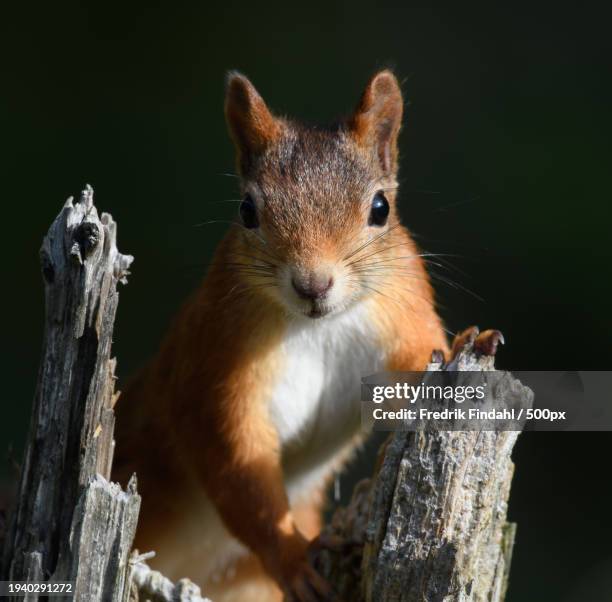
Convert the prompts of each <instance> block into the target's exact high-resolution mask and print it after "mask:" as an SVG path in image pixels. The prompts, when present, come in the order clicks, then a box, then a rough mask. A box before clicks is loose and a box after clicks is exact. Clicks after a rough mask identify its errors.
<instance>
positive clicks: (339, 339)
mask: <svg viewBox="0 0 612 602" xmlns="http://www.w3.org/2000/svg"><path fill="white" fill-rule="evenodd" d="M281 352H282V355H283V365H284V369H283V370H282V373H281V375H280V380H279V381H278V382H277V384H276V386H275V387H274V389H273V391H272V395H271V398H270V401H269V406H268V407H269V411H270V417H271V419H272V421H273V423H274V425H275V426H276V428H277V431H278V434H279V438H280V441H281V443H282V447H283V461H284V468H285V476H286V486H287V489H288V493H289V496H290V498H291V497H295V495H298V494H299V493H300V492H303V490H304V488H308V486H309V485H311V484H313V483H312V481H313V480H314V481H317V480H320V478H321V477H324V476H325V474H326V471H327V470H328V467H329V466H331V465H333V463H334V459H335V457H336V455H337V454H338V453H342V451H343V449H345V448H346V446H347V444H348V443H350V441H351V440H352V439H353V438H354V437H355V435H356V434H357V433H358V432H359V430H360V423H361V420H360V417H361V415H360V412H361V404H360V401H359V400H360V387H361V378H362V377H363V376H366V375H368V374H371V373H372V372H375V371H377V370H380V369H382V367H383V364H384V355H385V354H384V351H383V349H382V347H381V344H380V342H379V340H378V333H377V332H376V331H375V329H374V327H373V325H372V324H371V320H370V319H369V317H368V314H367V311H366V308H365V307H364V306H363V305H360V306H357V307H354V308H351V309H350V310H347V311H344V312H342V313H341V314H339V315H338V316H332V317H330V318H327V319H323V320H320V321H311V320H309V321H300V322H297V323H293V324H291V325H290V326H289V328H288V330H287V333H286V336H285V338H284V341H283V343H282V351H281Z"/></svg>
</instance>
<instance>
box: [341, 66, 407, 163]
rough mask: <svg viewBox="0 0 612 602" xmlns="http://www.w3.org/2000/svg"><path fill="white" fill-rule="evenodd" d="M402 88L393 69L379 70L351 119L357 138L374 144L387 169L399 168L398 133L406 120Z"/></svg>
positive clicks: (354, 136)
mask: <svg viewBox="0 0 612 602" xmlns="http://www.w3.org/2000/svg"><path fill="white" fill-rule="evenodd" d="M403 104H404V103H403V100H402V92H401V90H400V87H399V83H398V81H397V79H396V77H395V75H393V73H392V72H391V71H389V70H388V69H385V70H384V71H379V72H378V73H377V74H376V75H375V76H374V77H373V78H372V79H371V80H370V82H369V83H368V85H367V86H366V89H365V91H364V93H363V96H362V97H361V102H360V103H359V105H358V106H357V109H356V110H355V112H354V113H353V116H352V117H351V118H350V119H349V121H348V128H349V131H350V133H351V134H352V136H353V138H354V139H355V140H356V142H357V143H358V144H359V145H360V146H363V147H366V148H370V149H372V150H373V151H374V152H376V155H377V156H378V159H379V161H380V164H381V166H382V168H383V170H384V172H385V173H390V172H394V171H395V170H396V169H397V135H398V134H399V130H400V126H401V124H402V112H403Z"/></svg>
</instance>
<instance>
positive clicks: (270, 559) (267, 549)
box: [191, 399, 331, 602]
mask: <svg viewBox="0 0 612 602" xmlns="http://www.w3.org/2000/svg"><path fill="white" fill-rule="evenodd" d="M215 405H216V409H217V411H216V412H215V413H214V415H211V414H212V413H211V412H207V414H208V415H206V416H204V417H203V419H204V420H205V422H203V424H206V431H207V432H206V437H205V438H204V437H202V436H201V431H199V429H193V426H192V431H193V432H192V437H191V442H192V445H193V446H195V448H194V450H193V457H194V458H196V469H197V471H198V473H199V477H200V479H201V481H202V483H203V485H204V487H205V489H206V492H207V495H208V497H209V498H210V499H211V501H212V502H213V504H214V505H215V507H216V509H217V511H218V512H219V514H220V516H221V518H222V520H223V522H224V523H225V525H226V527H227V528H228V530H229V531H230V532H231V533H232V535H234V536H235V537H236V538H237V539H239V540H240V541H241V542H242V543H244V544H245V545H246V546H248V547H249V548H250V549H251V550H252V551H253V552H254V553H255V554H256V555H257V557H258V558H259V559H260V561H261V563H262V565H263V567H264V569H265V570H266V572H267V573H268V574H269V575H270V576H271V577H272V578H273V579H274V580H275V581H276V582H277V583H278V584H279V586H280V587H281V589H282V590H283V591H284V592H285V594H286V596H287V599H288V600H297V601H299V602H302V601H303V602H306V601H308V602H310V601H311V600H313V599H318V598H319V597H324V598H328V597H329V596H330V595H331V587H330V586H329V584H328V583H327V582H326V581H325V580H324V579H323V578H322V577H321V576H320V575H319V574H318V573H317V572H316V571H315V570H314V569H313V568H312V567H311V565H310V564H309V563H308V560H307V551H308V546H309V543H310V542H309V541H308V540H307V539H306V538H305V537H304V536H303V535H302V533H300V531H299V530H298V528H297V527H296V525H295V522H294V519H293V515H292V513H291V509H290V507H289V502H288V499H287V494H286V491H285V486H284V480H283V472H282V467H281V460H280V444H279V441H278V436H277V433H276V431H275V429H274V427H273V426H272V425H271V424H270V421H269V419H268V418H267V416H266V415H265V412H264V411H263V408H262V406H261V404H256V403H253V401H252V400H250V402H246V400H237V399H231V400H228V399H225V400H224V401H223V403H221V404H219V405H217V404H215ZM230 408H231V410H230ZM223 410H225V411H223ZM196 431H199V432H196ZM202 446H204V449H202ZM196 450H197V451H196ZM313 596H314V597H313Z"/></svg>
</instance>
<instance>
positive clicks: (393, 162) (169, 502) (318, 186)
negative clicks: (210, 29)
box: [114, 70, 497, 602]
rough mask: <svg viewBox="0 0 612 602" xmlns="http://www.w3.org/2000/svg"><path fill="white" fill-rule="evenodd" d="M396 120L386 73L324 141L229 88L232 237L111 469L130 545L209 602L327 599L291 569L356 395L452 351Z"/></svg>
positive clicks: (242, 88) (146, 378) (316, 517)
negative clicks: (402, 196) (371, 382)
mask: <svg viewBox="0 0 612 602" xmlns="http://www.w3.org/2000/svg"><path fill="white" fill-rule="evenodd" d="M402 110H403V101H402V94H401V91H400V86H399V84H398V82H397V79H396V77H395V76H394V75H393V73H392V72H391V71H389V70H384V71H380V72H379V73H377V74H376V75H374V77H373V78H372V79H371V80H370V81H369V83H368V84H367V86H366V89H365V91H364V93H363V96H362V98H361V101H360V102H359V104H358V105H357V108H356V110H355V111H354V113H353V114H352V115H351V116H350V117H349V118H348V119H346V120H344V121H342V122H341V123H340V124H339V125H337V126H335V127H333V128H327V129H326V128H319V127H305V126H302V125H300V124H298V123H296V122H294V121H291V120H289V119H286V118H281V117H277V116H275V115H273V114H272V113H271V111H270V110H269V109H268V107H267V105H266V104H265V102H264V100H263V99H262V98H261V96H260V95H259V93H258V92H257V91H256V89H255V88H254V87H253V85H252V84H251V82H250V81H249V80H248V79H247V78H246V77H244V76H243V75H241V74H239V73H235V72H233V73H230V74H229V76H228V79H227V92H226V98H225V115H226V119H227V124H228V127H229V132H230V135H231V138H232V140H233V142H234V144H235V147H236V151H237V166H238V171H239V175H240V179H241V186H242V194H243V196H242V201H241V204H240V210H239V213H240V227H236V228H231V229H230V230H229V231H228V232H227V235H226V236H225V238H224V239H223V241H222V242H221V243H220V244H219V246H218V248H217V250H216V252H215V255H214V259H213V261H212V264H211V267H210V269H209V271H208V273H207V274H206V276H205V278H204V281H203V283H202V285H201V286H200V288H199V289H198V290H196V291H195V293H193V295H192V296H191V297H190V298H189V299H188V300H187V302H186V303H185V304H184V306H183V307H182V309H181V310H180V312H179V313H178V315H177V316H176V318H175V320H174V322H173V323H172V325H171V327H170V329H169V331H168V332H167V334H166V336H165V338H164V340H163V342H162V344H161V347H160V349H159V351H158V353H157V354H156V356H155V357H154V358H153V359H152V360H151V361H150V363H149V364H148V365H147V366H146V367H145V369H144V370H143V371H142V372H141V373H140V374H138V375H137V376H136V378H134V379H133V380H132V381H131V382H130V383H129V384H128V386H127V388H126V390H125V391H124V392H123V393H122V395H121V397H120V400H119V403H118V404H117V428H116V439H117V443H116V450H117V453H116V460H115V469H114V470H115V474H114V477H115V478H117V479H120V480H121V481H124V482H125V481H126V480H127V478H128V477H129V475H130V474H131V473H132V472H136V473H137V475H138V482H139V488H140V491H141V493H142V499H143V501H142V510H141V518H140V524H139V527H138V532H137V535H136V546H137V547H138V548H139V549H140V550H141V551H146V550H155V551H156V552H157V556H156V558H155V559H154V560H153V561H152V566H153V567H154V568H157V569H159V570H161V571H162V572H163V573H164V574H165V575H166V576H168V577H171V578H173V579H177V578H180V577H190V578H192V579H193V580H194V581H196V583H198V584H199V585H200V586H201V587H202V591H203V593H204V594H205V595H206V596H209V597H210V598H211V599H212V600H214V602H229V601H238V602H250V601H256V602H268V601H274V600H281V599H282V596H283V594H284V595H285V596H286V599H288V600H297V601H300V602H309V601H312V600H317V599H328V598H330V597H331V596H332V595H333V594H332V592H331V589H330V587H329V584H327V582H325V581H324V580H323V579H322V578H321V577H320V576H319V575H318V574H317V573H316V571H314V569H313V568H312V567H311V565H310V564H309V563H308V561H307V553H308V549H309V545H310V544H311V542H312V541H313V540H314V539H315V538H316V536H317V534H318V533H319V530H320V513H321V507H322V504H323V500H324V491H325V489H326V486H327V485H328V483H329V481H330V479H331V478H332V476H333V475H334V474H335V473H336V472H337V471H339V470H340V469H341V468H342V466H343V465H344V464H345V462H346V460H347V459H348V458H349V457H350V455H351V453H352V452H353V450H354V449H355V448H356V446H357V445H358V444H359V443H360V441H362V440H363V438H364V433H363V432H362V428H361V422H360V404H359V399H360V384H361V377H363V376H365V375H368V374H371V373H374V372H377V371H380V370H422V369H424V368H425V367H426V365H427V363H428V361H429V359H430V358H431V355H432V351H433V350H440V351H441V352H442V353H443V354H444V355H445V356H446V357H449V354H450V353H452V352H451V351H449V348H448V345H447V341H446V337H445V334H444V329H443V327H442V324H441V320H440V318H439V317H438V315H437V313H436V311H435V308H434V301H433V292H432V287H431V285H430V282H429V279H428V275H427V271H426V269H425V262H424V260H423V257H422V255H421V254H420V253H419V250H418V248H417V246H416V244H415V243H414V242H413V240H412V239H411V237H410V235H409V233H408V231H407V229H406V228H405V227H403V226H402V225H401V224H400V221H399V216H398V211H397V207H396V197H397V187H398V183H397V170H398V148H397V139H398V133H399V131H400V126H401V122H402ZM466 333H467V334H464V335H462V336H463V337H464V338H465V336H471V337H472V338H473V337H474V336H475V334H476V333H475V332H474V331H473V330H470V331H466ZM479 341H480V344H481V345H482V346H483V348H484V347H486V346H487V345H488V346H489V349H488V350H489V351H490V348H491V346H493V347H494V346H495V345H496V342H497V339H495V336H491V331H487V333H483V335H480V337H479ZM461 343H462V339H461V337H459V339H458V340H457V341H456V343H455V346H460V345H461Z"/></svg>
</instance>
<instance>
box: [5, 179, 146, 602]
mask: <svg viewBox="0 0 612 602" xmlns="http://www.w3.org/2000/svg"><path fill="white" fill-rule="evenodd" d="M40 260H41V267H42V274H43V280H44V287H45V330H44V339H43V349H42V358H41V362H40V368H39V374H38V382H37V386H36V392H35V396H34V404H33V411H32V417H31V424H30V433H29V438H28V443H27V447H26V451H25V457H24V460H23V464H22V470H21V478H20V483H19V490H18V497H17V502H16V508H15V510H14V512H13V513H12V518H11V522H10V525H9V530H8V533H7V535H6V539H5V542H4V550H3V555H2V571H1V572H2V575H3V576H4V578H5V579H12V580H25V579H28V578H30V579H31V578H34V577H35V578H36V579H44V580H55V581H76V591H75V592H74V599H77V600H80V601H83V602H85V601H90V600H91V601H94V600H121V599H122V598H123V597H124V593H125V590H126V583H125V581H126V575H127V569H128V557H129V553H130V550H131V546H132V539H133V536H134V532H135V528H136V522H137V518H138V511H139V506H140V497H139V496H138V494H137V493H136V485H135V481H132V482H131V484H130V486H129V487H128V490H127V491H125V492H124V491H122V490H121V488H120V487H119V486H118V485H115V484H111V483H109V482H108V480H107V479H108V478H109V476H110V467H111V463H112V457H113V444H114V443H113V428H114V413H113V405H114V402H115V401H116V396H115V392H114V386H115V385H114V383H115V376H114V370H115V361H114V360H113V359H111V357H110V352H111V342H112V332H113V324H114V320H115V312H116V310H117V303H118V300H119V295H118V293H117V284H118V283H119V282H125V279H126V276H127V274H128V268H129V266H130V264H131V262H132V257H130V256H129V255H122V254H121V253H119V252H118V250H117V246H116V226H115V222H114V221H113V220H112V218H111V216H110V215H108V214H105V213H103V214H102V215H101V216H99V215H98V211H97V209H96V208H95V206H94V204H93V190H92V189H91V188H90V187H87V188H86V189H85V190H84V191H83V193H82V195H81V198H80V200H79V201H78V202H76V203H73V201H72V199H69V200H68V201H67V202H66V204H65V205H64V207H63V209H62V211H61V212H60V214H59V215H58V216H57V218H56V219H55V221H54V222H53V224H52V225H51V227H50V229H49V232H48V233H47V235H46V236H45V238H44V240H43V244H42V248H41V250H40ZM30 599H32V600H35V599H36V596H34V597H31V598H30ZM66 599H72V596H69V597H67V598H66Z"/></svg>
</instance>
